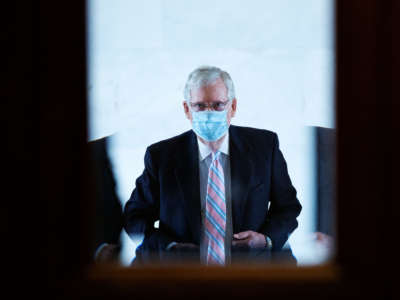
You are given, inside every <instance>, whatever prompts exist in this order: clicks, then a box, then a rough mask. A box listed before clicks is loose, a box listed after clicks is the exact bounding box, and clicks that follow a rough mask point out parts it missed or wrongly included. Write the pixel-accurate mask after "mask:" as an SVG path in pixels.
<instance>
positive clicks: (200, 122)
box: [124, 66, 301, 265]
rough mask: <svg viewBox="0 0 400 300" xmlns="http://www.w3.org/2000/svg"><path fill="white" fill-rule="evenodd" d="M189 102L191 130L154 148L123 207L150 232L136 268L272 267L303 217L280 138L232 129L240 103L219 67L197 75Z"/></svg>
mask: <svg viewBox="0 0 400 300" xmlns="http://www.w3.org/2000/svg"><path fill="white" fill-rule="evenodd" d="M184 98H185V99H184V101H183V110H184V113H185V115H186V117H187V118H188V120H189V121H190V122H191V125H192V130H190V131H187V132H184V133H182V134H181V135H178V136H175V137H172V138H170V139H167V140H164V141H161V142H158V143H156V144H153V145H151V146H149V147H148V148H147V151H146V154H145V169H144V171H143V174H142V175H141V176H140V177H139V178H138V179H137V181H136V188H135V189H134V191H133V193H132V195H131V198H130V199H129V201H128V202H127V203H126V206H125V209H124V214H125V229H126V231H127V233H128V234H129V235H130V236H134V235H136V234H144V240H143V243H142V244H141V245H140V246H139V247H138V249H137V250H136V262H137V263H139V262H158V263H160V262H164V261H166V262H172V261H174V262H177V261H180V260H185V259H189V258H190V259H192V260H195V261H198V262H201V263H203V264H207V265H227V264H230V263H235V262H244V259H246V262H247V261H249V258H257V259H258V261H259V259H261V260H262V261H268V260H269V259H271V257H273V254H274V253H280V252H281V251H282V247H283V246H284V244H285V242H286V241H287V239H288V237H289V235H290V233H291V232H293V230H294V229H296V227H297V225H298V223H297V220H296V218H297V216H298V215H299V214H300V211H301V205H300V203H299V201H298V199H297V198H296V190H295V188H294V187H293V186H292V183H291V180H290V178H289V175H288V171H287V166H286V162H285V160H284V158H283V155H282V153H281V151H280V150H279V143H278V137H277V135H276V134H275V133H273V132H271V131H267V130H261V129H255V128H247V127H239V126H234V125H230V123H231V119H232V118H233V117H234V116H235V113H236V108H237V100H236V98H235V91H234V86H233V82H232V80H231V77H230V76H229V74H228V73H227V72H225V71H222V70H220V69H219V68H216V67H207V66H206V67H200V68H198V69H195V70H194V71H193V72H192V73H191V74H190V75H189V77H188V80H187V83H186V86H185V90H184ZM157 220H159V228H155V227H154V222H155V221H157ZM271 254H272V255H271Z"/></svg>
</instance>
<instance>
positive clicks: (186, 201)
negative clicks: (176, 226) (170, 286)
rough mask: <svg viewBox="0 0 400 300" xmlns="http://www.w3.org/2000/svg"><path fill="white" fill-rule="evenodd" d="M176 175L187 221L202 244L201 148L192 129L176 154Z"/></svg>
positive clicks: (196, 238) (194, 236)
mask: <svg viewBox="0 0 400 300" xmlns="http://www.w3.org/2000/svg"><path fill="white" fill-rule="evenodd" d="M175 161H176V169H175V176H176V179H177V181H178V184H179V188H180V190H181V193H182V201H183V206H184V209H185V215H186V218H187V222H188V224H189V226H190V228H191V232H192V237H193V240H194V242H195V243H197V244H200V226H201V225H200V224H201V211H200V210H201V205H200V178H199V149H198V145H197V140H196V135H195V134H194V132H193V131H190V132H189V133H188V135H187V136H186V137H185V140H184V142H183V145H182V146H181V148H180V152H179V153H177V154H176V156H175Z"/></svg>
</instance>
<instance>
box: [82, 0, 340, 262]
mask: <svg viewBox="0 0 400 300" xmlns="http://www.w3.org/2000/svg"><path fill="white" fill-rule="evenodd" d="M333 15H334V12H333V2H332V0H302V1H296V0H279V1H278V0H275V1H274V0H247V1H239V0H219V1H217V0H213V1H211V0H202V1H183V0H181V1H179V0H147V1H139V0H138V1H134V0H113V1H109V0H88V24H89V25H88V59H89V66H88V67H89V76H88V92H89V120H90V123H89V129H90V132H89V136H90V140H94V139H97V138H101V137H104V136H108V135H111V134H113V143H112V147H110V155H111V158H112V163H113V166H114V172H115V175H116V177H117V188H118V194H119V196H120V199H121V202H122V204H123V205H124V204H125V202H126V201H127V200H128V199H129V196H130V194H131V192H132V190H133V189H134V187H135V179H136V178H137V177H138V176H139V175H140V174H141V173H142V171H143V167H144V164H143V157H144V153H145V149H146V147H147V146H148V145H150V144H152V143H154V142H157V141H159V140H162V139H166V138H169V137H172V136H175V135H178V134H180V133H182V132H183V131H186V130H189V129H190V128H191V127H190V123H189V121H188V120H187V119H186V118H185V116H184V114H183V109H182V101H183V87H184V84H185V81H186V79H187V76H188V74H189V73H190V72H191V71H192V70H193V69H194V68H196V67H198V66H200V65H215V66H218V67H220V68H222V69H224V70H226V71H228V73H230V75H231V77H232V79H233V81H234V84H235V88H236V95H237V100H238V112H237V115H236V117H235V118H234V119H233V121H232V123H233V124H235V125H239V126H250V127H257V128H264V129H269V130H272V131H275V132H276V133H277V134H278V136H279V140H280V148H281V150H282V152H283V154H284V156H285V158H286V161H287V164H288V169H289V174H290V176H291V179H292V182H293V184H294V186H295V187H296V189H297V191H298V198H299V200H300V202H301V204H302V205H303V211H302V213H301V215H300V216H299V218H298V221H299V227H298V229H297V230H296V231H295V232H294V233H293V234H292V235H291V237H290V239H289V242H290V244H291V246H292V249H293V252H294V254H295V255H296V257H297V259H298V260H299V263H300V264H313V263H319V262H321V261H323V260H324V259H325V258H326V255H325V254H324V253H322V252H321V251H319V250H318V249H316V248H315V247H314V246H312V244H311V243H310V241H311V240H312V232H314V231H315V226H316V224H315V222H316V218H315V188H316V187H315V167H314V157H315V153H314V142H313V136H312V131H311V127H310V126H322V127H329V128H333V127H334V103H333V97H334V94H333V87H334V81H333V78H334V44H333V41H334V39H333V37H334V32H333ZM122 238H123V241H124V244H123V245H124V246H123V252H122V256H121V262H122V263H123V264H126V265H127V264H129V262H130V261H131V260H132V258H133V257H134V248H135V247H136V246H137V245H138V243H140V239H138V240H136V241H132V240H130V239H129V238H127V235H126V234H125V233H123V235H122Z"/></svg>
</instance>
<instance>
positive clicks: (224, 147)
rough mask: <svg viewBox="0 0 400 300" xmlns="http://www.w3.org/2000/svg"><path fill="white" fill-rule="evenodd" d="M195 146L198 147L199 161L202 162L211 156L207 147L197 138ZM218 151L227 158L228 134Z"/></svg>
mask: <svg viewBox="0 0 400 300" xmlns="http://www.w3.org/2000/svg"><path fill="white" fill-rule="evenodd" d="M197 144H198V145H199V160H200V161H203V160H204V159H205V158H207V156H209V155H210V154H211V149H210V148H208V146H207V145H204V144H203V143H202V142H201V141H200V140H199V138H197ZM219 151H221V152H222V153H224V154H226V155H228V156H229V133H227V134H226V136H225V138H224V140H223V141H222V144H221V146H220V147H219Z"/></svg>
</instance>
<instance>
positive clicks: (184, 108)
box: [182, 100, 192, 121]
mask: <svg viewBox="0 0 400 300" xmlns="http://www.w3.org/2000/svg"><path fill="white" fill-rule="evenodd" d="M182 104H183V111H184V112H185V115H186V118H187V119H188V120H189V121H192V113H191V111H190V108H189V105H188V104H187V102H186V100H183V102H182Z"/></svg>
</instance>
